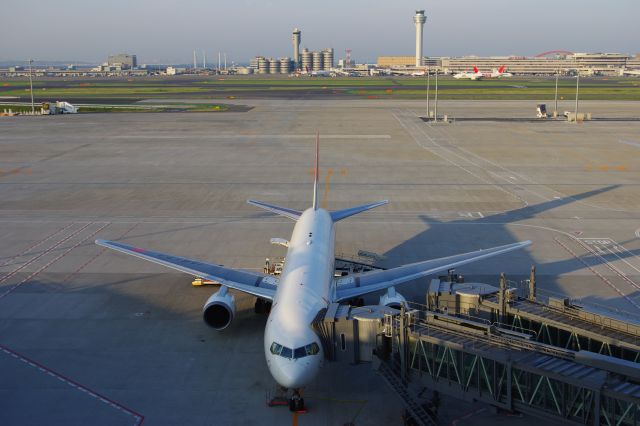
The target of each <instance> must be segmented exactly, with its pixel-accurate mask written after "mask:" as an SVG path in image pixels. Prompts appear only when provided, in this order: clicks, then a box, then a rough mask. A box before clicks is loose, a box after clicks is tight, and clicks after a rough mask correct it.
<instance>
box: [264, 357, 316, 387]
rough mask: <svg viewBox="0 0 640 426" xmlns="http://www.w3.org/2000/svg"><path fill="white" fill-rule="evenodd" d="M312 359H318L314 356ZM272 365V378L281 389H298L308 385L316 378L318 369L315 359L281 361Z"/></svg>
mask: <svg viewBox="0 0 640 426" xmlns="http://www.w3.org/2000/svg"><path fill="white" fill-rule="evenodd" d="M314 358H319V357H317V356H314ZM278 361H279V362H276V363H274V365H273V369H274V370H276V371H272V373H273V376H274V378H275V379H276V381H277V382H278V384H280V385H281V386H283V387H286V388H288V389H298V388H301V387H304V386H306V385H308V384H309V383H310V382H311V381H312V380H313V379H314V378H315V376H316V374H317V372H318V369H319V367H320V365H319V361H318V360H317V359H307V360H305V362H303V361H302V360H298V361H295V360H288V359H281V360H278Z"/></svg>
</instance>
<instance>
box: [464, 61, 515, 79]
mask: <svg viewBox="0 0 640 426" xmlns="http://www.w3.org/2000/svg"><path fill="white" fill-rule="evenodd" d="M505 68H506V66H504V65H502V66H501V67H500V68H498V69H495V68H494V69H493V71H491V72H490V73H489V72H480V70H478V67H475V66H474V67H473V72H461V73H458V74H455V75H454V76H453V78H457V79H461V78H468V79H469V80H481V79H483V78H502V77H513V74H511V73H510V72H505Z"/></svg>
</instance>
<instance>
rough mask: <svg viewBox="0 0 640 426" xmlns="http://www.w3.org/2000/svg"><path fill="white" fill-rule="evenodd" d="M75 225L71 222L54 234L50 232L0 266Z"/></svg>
mask: <svg viewBox="0 0 640 426" xmlns="http://www.w3.org/2000/svg"><path fill="white" fill-rule="evenodd" d="M73 225H74V224H73V223H70V224H69V225H67V226H65V227H64V228H60V229H58V230H57V231H56V232H54V233H53V234H50V235H49V236H48V237H46V238H44V239H42V240H40V241H37V242H35V243H34V244H33V245H31V246H30V247H29V248H27V249H25V250H23V251H22V252H21V253H18V254H16V255H15V256H13V257H11V258H10V259H9V260H7V261H5V262H4V263H3V264H2V265H0V267H2V266H6V265H8V264H9V263H11V262H13V261H14V260H15V259H17V258H19V257H21V256H24V255H25V254H27V253H29V252H30V251H31V250H33V249H36V248H38V247H40V246H41V245H42V244H44V243H46V242H47V241H49V240H50V239H51V238H53V237H55V236H56V235H58V234H59V233H61V232H64V231H66V230H67V229H69V228H71V227H72V226H73Z"/></svg>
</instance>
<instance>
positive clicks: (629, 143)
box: [618, 140, 640, 148]
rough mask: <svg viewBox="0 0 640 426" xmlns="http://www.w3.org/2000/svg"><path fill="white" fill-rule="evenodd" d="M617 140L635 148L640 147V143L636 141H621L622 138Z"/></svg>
mask: <svg viewBox="0 0 640 426" xmlns="http://www.w3.org/2000/svg"><path fill="white" fill-rule="evenodd" d="M618 142H620V143H623V144H625V145H630V146H635V147H636V148H640V143H638V142H632V141H623V140H619V141H618Z"/></svg>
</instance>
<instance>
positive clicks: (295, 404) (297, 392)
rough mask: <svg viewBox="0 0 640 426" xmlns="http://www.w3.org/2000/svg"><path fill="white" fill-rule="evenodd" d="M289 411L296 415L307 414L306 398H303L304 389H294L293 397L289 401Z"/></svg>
mask: <svg viewBox="0 0 640 426" xmlns="http://www.w3.org/2000/svg"><path fill="white" fill-rule="evenodd" d="M289 411H291V412H294V413H300V412H305V411H306V410H305V409H304V398H303V397H302V389H294V390H293V395H292V396H291V398H290V399H289Z"/></svg>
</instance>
